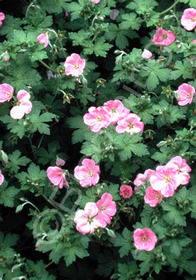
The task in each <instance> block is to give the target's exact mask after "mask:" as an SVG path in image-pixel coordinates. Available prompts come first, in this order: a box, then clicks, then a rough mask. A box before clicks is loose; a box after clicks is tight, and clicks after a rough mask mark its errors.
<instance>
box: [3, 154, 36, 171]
mask: <svg viewBox="0 0 196 280" xmlns="http://www.w3.org/2000/svg"><path fill="white" fill-rule="evenodd" d="M8 158H9V161H8V163H7V168H8V169H10V171H11V172H14V173H17V172H18V170H19V169H20V166H26V165H27V164H28V163H29V162H30V161H31V160H30V159H29V158H28V157H26V156H22V157H21V152H20V151H19V150H15V151H14V152H13V153H12V154H9V156H8Z"/></svg>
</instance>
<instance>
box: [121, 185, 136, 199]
mask: <svg viewBox="0 0 196 280" xmlns="http://www.w3.org/2000/svg"><path fill="white" fill-rule="evenodd" d="M120 195H121V196H122V197H123V198H124V199H129V198H130V197H132V195H133V190H132V187H131V186H128V185H122V186H121V187H120Z"/></svg>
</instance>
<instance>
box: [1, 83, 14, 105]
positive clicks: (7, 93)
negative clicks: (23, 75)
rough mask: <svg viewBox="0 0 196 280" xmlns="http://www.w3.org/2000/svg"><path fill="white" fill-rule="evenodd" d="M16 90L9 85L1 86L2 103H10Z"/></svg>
mask: <svg viewBox="0 0 196 280" xmlns="http://www.w3.org/2000/svg"><path fill="white" fill-rule="evenodd" d="M13 93H14V89H13V87H12V86H11V85H9V84H6V83H4V84H0V103H3V102H6V101H10V100H11V99H12V96H13Z"/></svg>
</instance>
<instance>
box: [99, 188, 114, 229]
mask: <svg viewBox="0 0 196 280" xmlns="http://www.w3.org/2000/svg"><path fill="white" fill-rule="evenodd" d="M96 205H97V208H98V209H99V212H98V219H99V220H100V221H101V223H102V227H106V225H107V224H110V222H111V219H112V217H113V216H114V215H115V214H116V203H115V202H114V201H113V200H112V195H111V194H110V193H104V194H103V195H102V197H101V199H100V200H98V201H97V203H96Z"/></svg>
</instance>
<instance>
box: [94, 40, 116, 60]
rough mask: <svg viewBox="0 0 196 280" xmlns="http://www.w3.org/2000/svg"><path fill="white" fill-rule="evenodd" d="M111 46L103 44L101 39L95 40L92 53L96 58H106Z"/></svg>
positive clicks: (103, 41)
mask: <svg viewBox="0 0 196 280" xmlns="http://www.w3.org/2000/svg"><path fill="white" fill-rule="evenodd" d="M112 46H113V45H111V44H109V43H105V40H104V38H103V37H101V38H99V39H97V40H96V42H95V44H94V46H93V52H94V54H95V55H96V56H102V57H106V55H107V52H108V51H109V50H110V49H111V48H112Z"/></svg>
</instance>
